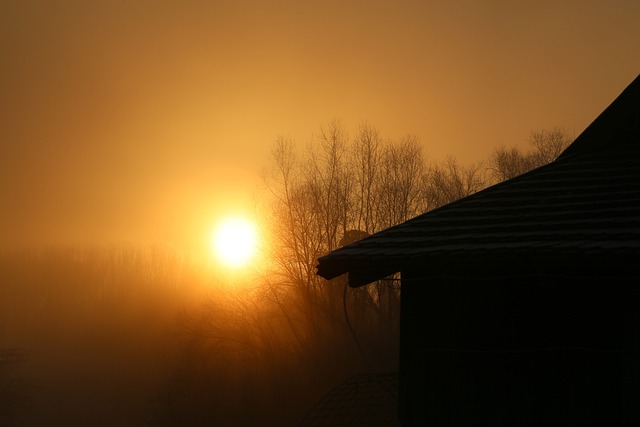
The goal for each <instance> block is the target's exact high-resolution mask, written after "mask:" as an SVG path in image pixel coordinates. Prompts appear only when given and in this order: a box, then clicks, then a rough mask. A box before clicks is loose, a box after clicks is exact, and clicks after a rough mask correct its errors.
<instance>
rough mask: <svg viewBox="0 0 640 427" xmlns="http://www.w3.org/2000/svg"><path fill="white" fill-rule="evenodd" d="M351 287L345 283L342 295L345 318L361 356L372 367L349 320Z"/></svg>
mask: <svg viewBox="0 0 640 427" xmlns="http://www.w3.org/2000/svg"><path fill="white" fill-rule="evenodd" d="M348 289H349V284H348V283H347V284H345V285H344V293H343V295H342V308H343V309H344V318H345V320H346V321H347V326H349V330H350V331H351V336H352V337H353V340H354V341H355V343H356V346H357V347H358V352H359V353H360V357H362V361H363V362H364V363H365V364H366V365H367V368H369V370H371V369H370V367H369V362H368V361H367V358H366V357H365V356H364V351H362V347H361V346H360V341H358V337H357V336H356V331H354V330H353V326H351V321H350V320H349V313H348V311H347V290H348Z"/></svg>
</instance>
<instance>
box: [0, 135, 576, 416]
mask: <svg viewBox="0 0 640 427" xmlns="http://www.w3.org/2000/svg"><path fill="white" fill-rule="evenodd" d="M568 142H569V139H568V138H567V137H566V134H564V132H562V131H560V130H553V131H543V132H539V133H534V134H532V138H531V150H530V151H529V152H526V151H519V150H516V149H506V148H500V149H497V150H495V151H494V153H493V154H492V155H491V157H490V159H489V160H488V161H487V162H485V163H478V164H475V165H468V166H463V165H460V164H459V163H458V162H456V161H455V159H448V160H447V161H444V162H427V161H426V160H425V159H424V158H423V155H422V150H421V148H420V144H418V142H417V140H416V139H415V138H412V137H407V138H404V139H402V140H400V141H390V140H388V139H383V138H382V137H381V136H380V134H379V133H378V132H377V131H376V130H375V129H373V128H371V127H369V126H362V127H361V128H360V129H359V130H358V131H357V132H356V133H355V135H354V136H353V137H349V136H348V135H347V133H346V132H345V130H344V128H343V127H342V126H341V125H339V124H338V123H336V122H334V123H331V124H329V125H328V126H326V127H325V128H323V129H322V130H321V132H320V134H319V137H318V139H317V140H316V141H315V142H314V144H313V145H312V146H311V147H310V149H309V150H308V151H307V152H306V153H305V154H303V155H300V154H299V153H298V151H297V150H296V147H295V144H294V143H293V142H292V141H287V140H284V139H281V140H279V141H278V143H277V144H276V145H275V147H274V151H273V154H274V156H273V159H272V168H271V169H270V171H269V173H268V174H267V176H266V183H267V187H268V189H269V191H270V195H271V198H270V199H269V201H268V202H267V203H266V206H267V209H265V212H266V213H265V218H263V227H264V228H265V230H268V235H269V240H270V243H271V244H270V245H269V248H268V249H267V250H266V253H265V254H263V255H264V261H263V262H262V263H261V264H260V265H258V266H257V268H256V269H255V271H253V273H252V274H250V275H244V276H242V277H235V278H234V277H228V276H225V275H223V274H220V272H219V271H217V270H216V269H215V268H214V267H212V265H211V262H210V260H209V258H208V257H209V254H206V255H202V254H192V253H186V252H181V251H176V250H171V249H168V248H149V249H141V248H123V247H113V248H108V249H105V248H102V249H83V248H59V247H58V248H47V249H42V248H38V249H27V250H4V251H3V252H1V253H0V425H2V426H5V425H7V426H39V425H43V426H75V425H78V426H79V425H83V426H84V425H87V426H88V425H91V426H115V425H123V426H124V425H131V426H178V425H179V426H200V425H202V426H204V425H207V426H210V425H278V426H283V425H296V424H298V423H299V422H300V421H301V420H302V419H303V418H304V417H305V415H306V414H307V413H308V412H309V410H310V409H311V408H312V407H313V406H314V404H315V403H316V402H318V400H319V399H320V398H321V397H322V396H323V395H325V394H326V393H327V392H328V391H329V390H330V389H331V388H333V387H334V386H336V385H338V384H340V383H342V382H343V381H345V380H347V379H348V378H350V377H352V376H353V375H355V374H359V373H363V372H393V371H395V370H396V369H397V365H398V348H399V343H398V332H399V301H400V289H399V286H398V284H397V282H396V281H394V280H385V281H379V282H376V283H373V284H371V285H369V286H367V287H363V288H358V289H349V290H347V288H346V281H345V280H344V279H342V278H339V279H336V280H334V281H332V282H331V283H326V282H324V281H322V280H321V279H320V278H318V277H317V276H316V275H315V264H316V259H317V257H318V256H320V255H323V254H325V253H326V252H328V251H330V250H332V249H334V248H336V247H338V246H340V245H342V244H345V243H348V242H349V241H350V240H352V239H354V238H359V237H362V236H363V235H366V234H371V233H374V232H376V231H378V230H380V229H383V228H386V227H388V226H391V225H394V224H397V223H399V222H402V221H405V220H406V219H408V218H410V217H412V216H414V215H416V214H419V213H421V212H424V211H426V210H429V209H433V208H435V207H437V206H440V205H442V204H444V203H447V202H450V201H453V200H455V199H457V198H460V197H463V196H466V195H468V194H470V193H473V192H475V191H478V190H480V189H481V188H483V187H485V186H487V185H489V184H491V183H493V182H497V181H500V180H503V179H506V178H509V177H511V176H514V175H517V174H519V173H522V172H524V171H526V170H528V169H531V168H532V167H535V166H538V165H540V164H544V163H545V162H547V161H549V160H551V159H552V158H554V157H555V156H556V155H557V154H558V153H559V151H560V150H561V148H562V147H563V146H566V145H567V144H568ZM392 279H393V278H392Z"/></svg>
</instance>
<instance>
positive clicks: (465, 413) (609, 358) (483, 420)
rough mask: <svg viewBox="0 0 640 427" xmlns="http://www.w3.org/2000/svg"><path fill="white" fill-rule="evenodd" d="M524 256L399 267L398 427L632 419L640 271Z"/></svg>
mask: <svg viewBox="0 0 640 427" xmlns="http://www.w3.org/2000/svg"><path fill="white" fill-rule="evenodd" d="M531 265H539V264H536V263H533V264H532V263H530V262H528V261H527V263H526V264H524V263H521V264H518V263H517V262H513V263H501V264H500V265H499V266H494V267H496V268H489V267H490V266H487V265H486V264H485V265H483V266H482V267H480V266H473V265H468V266H467V267H464V264H460V265H455V266H452V265H449V266H447V265H441V266H440V267H439V268H437V269H435V268H432V269H431V270H430V271H427V269H426V268H425V267H424V266H418V267H416V268H409V269H407V270H405V271H403V272H402V317H401V350H400V358H401V361H400V417H401V420H402V422H403V425H437V426H448V425H451V426H467V425H468V426H472V425H477V426H483V425H493V426H500V425H504V426H517V425H521V426H540V425H562V426H565V425H581V426H585V425H587V426H588V425H593V426H600V425H636V424H637V425H640V424H639V423H638V422H640V418H639V416H638V411H639V408H640V400H639V399H638V397H639V391H638V390H639V388H640V382H639V379H640V375H639V372H638V371H639V368H640V359H639V354H638V344H639V337H640V333H639V329H640V322H639V321H638V319H639V316H638V311H639V310H640V309H639V307H640V298H639V296H640V292H639V289H638V288H640V286H639V285H638V283H640V280H637V278H633V277H626V276H625V275H626V274H627V273H628V272H627V273H624V274H613V271H612V269H610V268H598V269H590V271H589V272H588V274H581V275H579V274H578V273H579V272H582V273H584V268H579V266H574V267H575V268H566V266H565V267H562V268H560V267H559V266H558V267H553V268H544V269H543V268H540V267H533V268H532V267H531ZM498 267H499V269H498Z"/></svg>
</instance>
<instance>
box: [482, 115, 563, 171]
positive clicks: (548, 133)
mask: <svg viewBox="0 0 640 427" xmlns="http://www.w3.org/2000/svg"><path fill="white" fill-rule="evenodd" d="M572 141H573V138H571V137H570V136H569V135H568V133H567V132H566V131H565V130H564V129H562V128H558V127H556V128H553V129H543V130H538V131H533V132H531V135H530V136H529V150H528V151H522V150H519V149H518V148H515V147H511V148H506V147H504V146H502V147H499V148H497V149H495V150H494V151H493V153H492V154H491V157H490V158H489V170H490V172H491V175H492V178H493V181H494V182H501V181H505V180H507V179H511V178H513V177H515V176H518V175H522V174H523V173H525V172H528V171H530V170H532V169H535V168H538V167H540V166H542V165H546V164H547V163H549V162H551V161H553V160H555V159H556V158H557V157H558V156H559V155H560V153H562V151H563V150H564V149H565V148H567V147H568V146H569V144H571V142H572Z"/></svg>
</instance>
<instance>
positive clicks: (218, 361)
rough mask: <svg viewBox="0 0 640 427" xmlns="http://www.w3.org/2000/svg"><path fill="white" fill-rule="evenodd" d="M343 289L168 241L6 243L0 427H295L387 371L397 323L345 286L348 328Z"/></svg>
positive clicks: (1, 271)
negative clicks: (334, 397)
mask: <svg viewBox="0 0 640 427" xmlns="http://www.w3.org/2000/svg"><path fill="white" fill-rule="evenodd" d="M343 288H344V286H343V285H341V284H339V283H336V284H327V288H326V289H323V290H321V291H315V292H316V293H314V294H312V295H311V297H310V296H309V295H310V294H309V290H303V291H301V288H300V287H299V286H294V285H291V284H287V283H284V282H282V281H278V279H277V278H275V276H269V275H267V274H265V273H256V274H254V275H252V276H245V277H242V278H238V277H228V276H225V275H224V274H221V273H220V272H219V271H217V270H216V269H215V268H214V267H213V266H212V265H211V264H210V262H209V261H208V260H207V259H206V257H200V256H197V255H193V254H186V253H182V252H178V251H175V250H171V249H168V248H158V247H154V248H122V247H111V248H101V249H80V248H47V249H30V250H22V251H5V252H3V253H2V254H1V257H0V425H15V426H22V425H24V426H34V425H35V426H37V425H47V426H58V425H60V426H63V425H64V426H70V425H92V426H138V425H140V426H164V425H183V426H189V425H192V426H199V425H296V424H297V423H298V422H299V421H300V420H301V419H302V418H303V417H304V415H305V414H306V413H307V412H308V411H309V409H310V408H311V407H312V406H313V404H314V403H315V402H316V401H317V400H318V399H320V398H321V397H322V396H323V395H324V394H325V393H326V392H327V391H329V390H330V389H331V388H332V387H334V386H335V385H337V384H339V383H341V382H342V381H344V380H345V379H347V378H349V377H350V376H352V375H354V374H356V373H360V372H372V371H378V372H380V371H389V370H394V369H395V367H396V366H397V365H396V363H397V354H396V353H397V331H396V330H395V327H391V326H389V325H388V326H389V327H388V328H386V329H385V330H381V329H380V327H378V326H376V325H377V324H373V323H372V320H371V319H374V318H376V316H378V314H376V313H374V314H373V315H372V314H371V313H369V314H367V315H364V314H363V313H365V312H366V310H365V309H364V308H363V307H362V306H361V304H360V305H359V304H358V301H359V299H358V295H361V294H357V293H354V294H351V295H352V296H347V306H348V308H349V310H350V312H349V317H350V323H351V328H352V329H350V328H349V325H348V324H347V322H346V321H345V316H344V314H345V313H344V310H343V304H342V302H343V301H342V296H343V294H342V292H343V290H344V289H343ZM365 292H366V291H365ZM331 295H333V296H332V297H330V296H331ZM367 295H369V294H367ZM365 314H366V313H365ZM378 317H379V316H378ZM387 323H388V322H387ZM387 323H385V324H387ZM396 326H397V325H396ZM353 333H355V335H356V336H357V338H358V342H357V343H356V341H355V340H354V337H353ZM358 345H359V346H360V348H361V350H359V349H358Z"/></svg>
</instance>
